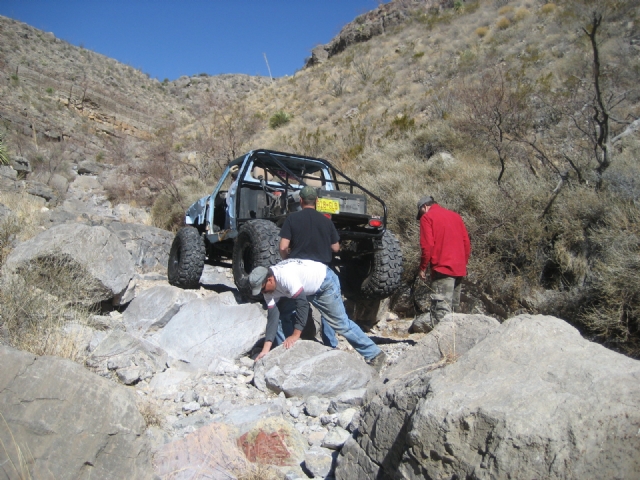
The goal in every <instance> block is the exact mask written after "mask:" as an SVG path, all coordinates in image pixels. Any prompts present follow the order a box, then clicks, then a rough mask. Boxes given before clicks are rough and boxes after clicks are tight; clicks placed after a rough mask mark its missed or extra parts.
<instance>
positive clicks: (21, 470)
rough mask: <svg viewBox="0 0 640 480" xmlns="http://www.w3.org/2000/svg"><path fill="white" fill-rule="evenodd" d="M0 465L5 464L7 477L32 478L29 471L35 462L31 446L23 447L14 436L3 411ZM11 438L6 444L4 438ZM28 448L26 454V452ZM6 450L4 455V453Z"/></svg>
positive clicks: (24, 479)
mask: <svg viewBox="0 0 640 480" xmlns="http://www.w3.org/2000/svg"><path fill="white" fill-rule="evenodd" d="M0 419H1V420H2V423H1V424H0V448H1V449H2V450H0V465H2V466H3V471H4V472H5V473H6V474H7V475H8V477H7V478H15V479H18V480H31V479H32V478H33V477H32V476H31V472H30V471H29V464H30V463H31V464H32V463H33V455H32V454H31V452H30V451H29V448H28V447H27V448H23V447H21V446H20V445H19V444H18V442H17V441H16V439H15V437H14V436H13V432H12V431H11V428H9V424H8V423H7V421H6V420H5V418H4V416H3V415H2V413H0ZM3 438H5V439H10V442H9V444H8V445H7V444H5V442H4V441H3V440H2V439H3ZM25 450H26V454H25ZM3 452H4V455H2V453H3Z"/></svg>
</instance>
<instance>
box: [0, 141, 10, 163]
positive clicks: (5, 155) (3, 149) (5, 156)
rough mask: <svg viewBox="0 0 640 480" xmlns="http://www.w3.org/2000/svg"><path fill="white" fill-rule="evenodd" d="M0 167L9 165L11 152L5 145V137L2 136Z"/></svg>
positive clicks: (0, 142)
mask: <svg viewBox="0 0 640 480" xmlns="http://www.w3.org/2000/svg"><path fill="white" fill-rule="evenodd" d="M0 165H9V152H8V151H7V145H6V144H5V143H4V135H2V134H0Z"/></svg>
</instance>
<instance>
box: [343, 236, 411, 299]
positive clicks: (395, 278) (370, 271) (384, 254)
mask: <svg viewBox="0 0 640 480" xmlns="http://www.w3.org/2000/svg"><path fill="white" fill-rule="evenodd" d="M370 248H372V249H373V253H370V254H368V255H363V256H358V257H356V258H353V259H351V260H349V261H348V262H347V263H346V265H344V266H343V267H342V268H341V269H340V283H341V284H342V291H343V293H344V295H345V296H346V297H347V298H349V299H351V300H381V299H383V298H387V297H389V296H390V295H391V294H392V293H393V292H395V291H396V290H397V289H398V287H399V286H400V283H401V280H402V252H401V250H400V243H399V242H398V240H397V239H396V237H395V236H394V235H393V234H392V233H391V232H389V231H387V232H385V233H384V235H383V236H382V238H381V239H379V240H375V241H374V243H373V245H370Z"/></svg>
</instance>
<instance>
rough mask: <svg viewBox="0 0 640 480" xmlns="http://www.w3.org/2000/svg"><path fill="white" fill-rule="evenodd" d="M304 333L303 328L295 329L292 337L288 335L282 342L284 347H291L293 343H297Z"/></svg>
mask: <svg viewBox="0 0 640 480" xmlns="http://www.w3.org/2000/svg"><path fill="white" fill-rule="evenodd" d="M301 334H302V330H295V329H294V330H293V334H292V335H291V336H290V337H287V338H286V339H285V341H284V343H283V344H282V345H283V346H284V348H291V347H293V344H294V343H296V342H297V341H298V340H299V339H300V335H301Z"/></svg>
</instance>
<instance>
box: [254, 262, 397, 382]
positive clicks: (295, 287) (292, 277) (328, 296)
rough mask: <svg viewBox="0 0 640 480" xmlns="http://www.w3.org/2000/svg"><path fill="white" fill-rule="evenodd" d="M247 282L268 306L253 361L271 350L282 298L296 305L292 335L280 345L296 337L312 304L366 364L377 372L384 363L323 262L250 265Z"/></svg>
mask: <svg viewBox="0 0 640 480" xmlns="http://www.w3.org/2000/svg"><path fill="white" fill-rule="evenodd" d="M249 283H250V284H251V293H252V294H253V295H259V294H260V293H262V294H263V295H264V300H265V302H266V303H267V308H268V314H267V332H266V335H265V342H264V347H263V349H262V352H260V354H259V355H258V357H257V358H256V361H257V360H259V359H261V358H262V357H264V356H265V355H266V354H267V353H269V350H271V346H272V344H273V340H274V339H275V337H276V332H277V330H278V322H279V319H280V313H279V311H278V307H277V303H278V300H280V299H281V298H283V297H286V298H293V299H295V300H296V302H297V305H296V321H295V325H294V330H293V334H292V335H291V336H289V337H287V338H286V339H285V341H284V343H283V345H284V348H291V346H292V345H293V344H294V343H295V342H296V341H298V339H299V338H300V334H301V333H302V330H303V329H304V326H305V324H306V322H307V315H308V313H309V303H312V304H313V305H314V306H315V307H316V308H317V309H318V311H319V312H320V313H321V314H322V315H323V316H324V318H325V319H326V321H327V323H329V325H331V327H333V329H334V330H335V331H336V332H337V333H339V334H340V335H342V336H343V337H344V338H345V339H346V340H347V341H348V342H349V343H350V344H351V346H352V347H353V348H354V349H355V350H356V351H357V352H358V353H359V354H360V355H362V356H363V357H364V358H365V360H366V361H367V363H369V365H371V366H372V367H373V368H375V369H376V370H378V371H380V369H381V368H382V366H383V365H384V363H385V361H386V358H387V356H386V355H385V354H384V352H383V351H382V350H380V348H379V347H378V346H377V345H376V344H375V343H373V341H372V340H371V339H370V338H369V337H368V336H367V335H366V334H365V333H364V332H363V331H362V330H361V329H360V327H359V326H358V325H357V324H355V323H354V322H353V321H352V320H350V319H349V317H348V316H347V312H346V311H345V309H344V304H343V303H342V294H341V292H340V281H339V280H338V276H337V275H336V274H335V273H334V272H333V271H332V270H331V269H330V268H328V267H327V266H326V265H324V264H322V263H320V262H315V261H313V260H301V259H297V258H293V259H288V260H284V261H282V262H280V263H278V264H277V265H273V266H271V267H270V268H269V269H267V268H265V267H256V268H254V269H253V271H252V272H251V274H250V275H249Z"/></svg>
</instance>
